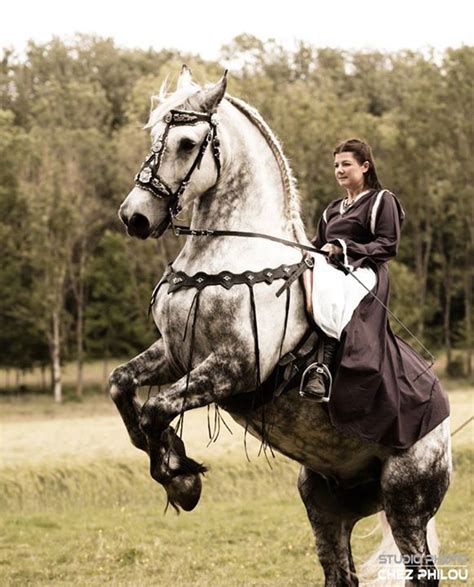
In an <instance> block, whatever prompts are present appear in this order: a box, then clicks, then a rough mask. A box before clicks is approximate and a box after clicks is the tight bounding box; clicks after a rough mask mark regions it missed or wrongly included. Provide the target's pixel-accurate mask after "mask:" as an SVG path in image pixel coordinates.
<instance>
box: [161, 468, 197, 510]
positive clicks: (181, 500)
mask: <svg viewBox="0 0 474 587" xmlns="http://www.w3.org/2000/svg"><path fill="white" fill-rule="evenodd" d="M164 487H165V489H166V493H167V495H168V503H169V504H171V505H172V506H173V507H174V509H175V510H176V511H177V512H179V508H181V509H183V510H184V511H185V512H190V511H191V510H193V509H194V508H195V507H196V506H197V504H198V503H199V500H200V498H201V490H202V481H201V477H200V476H199V475H178V476H177V477H173V479H172V480H171V481H170V482H169V483H168V484H166V485H165V486H164Z"/></svg>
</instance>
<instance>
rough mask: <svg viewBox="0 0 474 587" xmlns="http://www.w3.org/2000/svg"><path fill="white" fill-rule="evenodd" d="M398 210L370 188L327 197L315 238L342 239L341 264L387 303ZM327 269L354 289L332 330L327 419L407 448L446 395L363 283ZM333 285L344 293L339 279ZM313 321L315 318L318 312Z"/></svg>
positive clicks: (444, 406)
mask: <svg viewBox="0 0 474 587" xmlns="http://www.w3.org/2000/svg"><path fill="white" fill-rule="evenodd" d="M403 218H404V212H403V209H402V207H401V205H400V203H399V201H398V200H397V198H396V197H395V196H394V195H393V194H392V193H390V192H388V191H386V190H382V191H377V190H370V191H369V192H366V193H365V194H364V195H361V196H360V197H358V198H357V199H356V201H355V202H354V203H353V204H352V205H351V206H350V207H348V208H346V209H345V208H344V205H343V199H342V198H341V199H338V200H335V201H334V202H332V203H331V204H329V206H328V207H327V208H326V210H325V211H324V214H323V216H322V218H321V219H320V221H319V224H318V227H317V232H316V235H315V237H314V238H313V240H312V243H313V245H314V246H315V247H317V248H321V247H322V246H323V245H325V244H326V243H331V244H336V245H338V246H340V247H341V248H342V249H343V259H344V261H343V263H344V265H345V267H346V270H348V272H354V274H355V275H358V274H359V276H360V278H361V280H362V281H364V282H365V284H366V286H367V288H368V289H369V290H370V289H371V290H372V291H373V293H375V294H376V296H377V297H378V298H379V299H380V300H381V301H382V302H383V303H384V304H385V305H386V306H388V301H389V272H388V267H387V261H388V260H389V259H390V258H391V257H394V256H395V255H396V252H397V247H398V243H399V240H400V228H401V224H402V222H403ZM321 262H324V263H326V260H325V259H322V258H321V256H319V260H318V261H317V263H316V265H315V268H314V277H313V283H314V287H315V288H317V281H318V274H319V275H320V276H321V277H322V278H323V277H324V274H325V271H326V269H324V270H322V271H319V272H318V263H319V266H321V265H320V264H321ZM364 269H365V270H366V271H365V272H364V271H360V270H364ZM330 271H336V272H338V277H340V278H341V279H342V282H341V283H346V280H352V281H353V282H354V284H353V283H352V282H347V283H346V285H347V286H348V287H346V288H345V290H347V292H348V293H346V294H344V296H345V297H346V298H347V299H348V298H349V297H350V296H351V294H350V292H352V298H353V299H352V300H349V306H350V307H349V310H347V307H346V309H345V317H344V318H343V319H342V322H340V324H339V330H338V332H337V333H335V334H332V335H333V336H336V337H337V338H339V340H340V345H339V348H338V352H337V356H336V360H335V363H336V364H335V366H334V382H333V389H332V396H331V400H330V402H329V404H328V410H329V416H330V418H331V421H332V423H333V425H334V426H335V427H336V428H337V429H339V430H340V431H341V432H343V433H346V434H350V435H354V436H357V437H359V438H362V439H364V440H368V441H375V442H379V443H381V444H385V445H388V446H392V447H395V448H407V447H409V446H411V445H412V444H413V443H414V442H416V440H418V439H419V438H421V437H422V436H424V435H425V434H427V433H428V432H429V431H430V430H432V429H433V428H435V427H436V426H437V425H438V424H439V423H440V422H442V420H444V419H445V418H446V417H447V416H448V415H449V404H448V399H447V396H446V394H445V392H444V391H443V390H442V388H441V386H440V384H439V381H438V379H437V378H436V376H435V375H434V373H433V371H432V370H431V368H428V365H427V364H426V362H425V361H424V360H423V359H422V358H421V357H420V355H418V353H416V352H415V351H414V350H413V349H412V348H411V347H410V346H409V345H408V344H407V343H406V342H404V341H403V340H402V339H401V338H399V337H398V336H396V335H395V334H394V333H393V332H392V330H391V328H390V324H389V320H388V313H387V311H386V310H385V309H384V308H383V306H382V305H381V304H380V303H379V302H378V301H377V300H376V299H375V298H374V297H373V296H372V295H370V294H369V293H367V291H366V290H363V291H361V290H362V289H363V288H362V287H361V286H360V285H359V284H358V283H357V281H356V280H355V279H354V278H353V276H351V275H350V274H349V273H348V274H347V275H344V273H343V272H342V271H341V270H340V269H335V268H333V267H332V266H331V267H330ZM336 281H337V280H336ZM341 289H342V288H341ZM357 290H358V293H357ZM333 292H334V295H335V296H336V297H339V299H340V298H341V291H340V288H339V287H338V288H337V291H336V289H333ZM354 292H355V297H354ZM324 297H326V298H328V297H331V293H329V296H328V294H327V293H326V294H325V296H324ZM351 304H352V306H351ZM343 311H344V310H341V312H343ZM316 313H317V309H316V308H315V314H316ZM315 321H316V323H318V319H317V316H316V315H315ZM321 326H322V327H323V328H322V329H323V330H325V331H326V333H327V334H330V335H331V332H329V331H327V330H326V329H325V328H324V325H323V324H321ZM336 329H337V328H336Z"/></svg>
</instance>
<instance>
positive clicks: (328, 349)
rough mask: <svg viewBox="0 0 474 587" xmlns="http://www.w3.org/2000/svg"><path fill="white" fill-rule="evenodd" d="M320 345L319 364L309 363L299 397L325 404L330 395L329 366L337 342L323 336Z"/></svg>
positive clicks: (330, 378) (330, 376)
mask: <svg viewBox="0 0 474 587" xmlns="http://www.w3.org/2000/svg"><path fill="white" fill-rule="evenodd" d="M320 344H322V345H323V352H322V357H323V361H322V362H320V363H311V365H309V367H307V368H306V370H305V372H304V373H303V377H302V380H301V383H302V385H301V388H300V396H301V397H304V398H305V399H310V400H313V401H317V402H327V401H329V397H330V395H331V386H332V375H331V371H330V368H331V365H332V362H333V360H334V355H335V354H336V349H337V344H338V341H337V340H336V339H335V338H330V337H329V336H324V338H323V339H322V340H321V342H320Z"/></svg>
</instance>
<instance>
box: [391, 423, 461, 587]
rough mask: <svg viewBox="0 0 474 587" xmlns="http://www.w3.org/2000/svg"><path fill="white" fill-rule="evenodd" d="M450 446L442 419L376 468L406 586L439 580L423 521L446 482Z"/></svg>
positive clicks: (431, 512) (432, 512)
mask: <svg viewBox="0 0 474 587" xmlns="http://www.w3.org/2000/svg"><path fill="white" fill-rule="evenodd" d="M450 475H451V447H450V436H449V421H448V420H445V421H444V422H442V423H441V424H440V425H439V426H438V427H437V428H435V429H434V430H433V431H432V432H430V433H429V434H427V435H426V436H425V437H423V438H422V439H421V440H419V441H418V442H417V443H416V444H414V445H413V446H412V447H411V448H409V449H408V450H406V451H403V452H402V453H400V454H398V455H394V456H391V457H390V458H389V459H388V460H387V462H386V464H385V466H384V469H383V471H382V479H381V485H382V492H383V501H384V509H385V513H386V515H387V520H388V522H389V524H390V527H391V529H392V534H393V538H394V540H395V542H396V544H397V546H398V548H399V549H400V552H401V554H402V555H404V558H405V560H406V561H407V562H406V563H405V567H406V570H407V583H406V585H413V586H419V587H428V586H429V587H434V586H436V585H438V584H439V581H438V579H437V578H436V567H435V565H434V561H433V560H432V556H431V553H430V551H429V547H428V540H427V525H428V522H429V520H430V519H431V518H432V517H433V516H434V515H435V513H436V511H437V510H438V508H439V506H440V504H441V502H442V501H443V498H444V496H445V494H446V491H447V489H448V486H449V481H450Z"/></svg>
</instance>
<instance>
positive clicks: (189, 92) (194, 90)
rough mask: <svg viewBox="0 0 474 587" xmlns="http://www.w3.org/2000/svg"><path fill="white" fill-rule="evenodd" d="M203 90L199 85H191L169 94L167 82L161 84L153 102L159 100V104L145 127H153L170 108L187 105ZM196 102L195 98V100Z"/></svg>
mask: <svg viewBox="0 0 474 587" xmlns="http://www.w3.org/2000/svg"><path fill="white" fill-rule="evenodd" d="M200 91H201V88H200V87H199V86H198V85H195V84H193V85H190V86H187V87H185V88H181V89H180V90H176V91H175V92H173V93H172V94H167V82H166V81H165V83H164V84H163V85H162V86H161V89H160V93H159V94H158V96H153V98H152V104H153V103H154V101H156V100H158V103H159V104H158V106H157V107H156V108H154V109H153V110H152V111H151V113H150V118H149V119H148V122H147V124H146V125H145V128H153V127H154V126H155V124H156V123H157V122H159V121H160V120H161V119H162V118H163V117H164V116H165V115H166V114H167V113H168V112H169V111H170V110H172V109H173V108H178V107H180V106H185V105H186V103H188V102H189V101H190V100H193V98H194V97H195V96H196V95H197V94H198V93H199V92H200ZM193 102H194V100H193Z"/></svg>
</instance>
